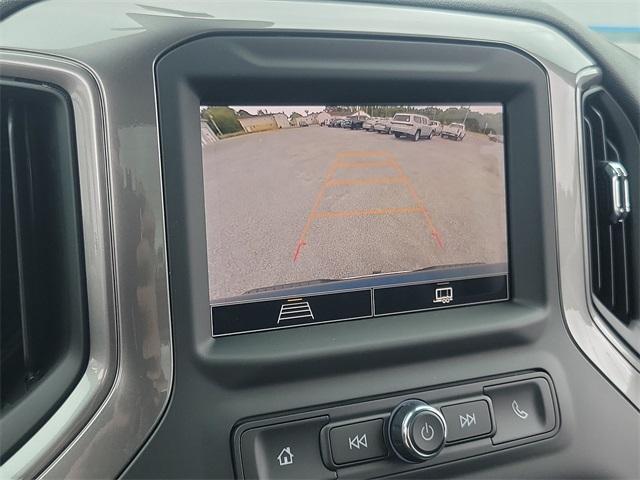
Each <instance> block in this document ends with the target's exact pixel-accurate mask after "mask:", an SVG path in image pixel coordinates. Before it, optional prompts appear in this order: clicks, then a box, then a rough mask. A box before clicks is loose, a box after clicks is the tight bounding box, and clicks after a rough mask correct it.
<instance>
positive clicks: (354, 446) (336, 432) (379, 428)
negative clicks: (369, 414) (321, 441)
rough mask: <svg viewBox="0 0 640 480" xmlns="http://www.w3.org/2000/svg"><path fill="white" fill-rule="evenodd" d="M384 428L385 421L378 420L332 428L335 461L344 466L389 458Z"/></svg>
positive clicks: (332, 450)
mask: <svg viewBox="0 0 640 480" xmlns="http://www.w3.org/2000/svg"><path fill="white" fill-rule="evenodd" d="M383 427H384V420H382V419H380V418H378V419H376V420H369V421H366V422H358V423H352V424H349V425H342V426H339V427H333V428H331V430H330V431H329V438H330V443H331V456H332V458H333V461H334V462H335V463H336V464H338V465H344V464H347V463H356V462H362V461H365V460H371V459H374V458H380V457H385V456H387V446H386V444H385V441H384V433H383Z"/></svg>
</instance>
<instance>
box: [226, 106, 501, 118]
mask: <svg viewBox="0 0 640 480" xmlns="http://www.w3.org/2000/svg"><path fill="white" fill-rule="evenodd" d="M416 106H417V107H419V108H423V107H427V106H434V107H438V108H443V109H446V108H449V107H453V108H455V107H461V106H462V105H416ZM464 106H465V107H466V106H467V105H466V104H465V105H464ZM231 108H233V109H234V110H236V111H237V110H241V109H242V110H246V111H247V112H249V113H251V114H253V115H255V114H256V113H258V110H266V111H267V112H268V113H278V112H284V113H285V114H286V115H287V116H290V115H291V114H292V113H293V112H298V113H299V114H301V115H305V110H308V111H309V113H315V112H322V111H323V110H324V109H325V106H324V105H300V106H293V107H291V106H288V107H283V106H269V105H262V106H252V107H248V106H233V105H231ZM471 111H472V112H478V113H500V112H501V111H502V106H501V105H498V104H489V105H471Z"/></svg>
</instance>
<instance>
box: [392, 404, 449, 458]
mask: <svg viewBox="0 0 640 480" xmlns="http://www.w3.org/2000/svg"><path fill="white" fill-rule="evenodd" d="M388 433H389V443H390V444H391V447H392V449H393V451H394V452H395V453H396V455H398V457H400V458H401V459H402V460H404V461H405V462H410V463H417V462H424V461H425V460H428V459H429V458H432V457H434V456H436V455H437V454H438V453H439V452H440V450H442V447H444V442H445V440H446V438H447V424H446V422H445V420H444V417H443V416H442V414H441V413H440V411H439V410H437V409H435V408H433V407H432V406H430V405H428V404H427V403H425V402H423V401H422V400H407V401H404V402H402V403H401V404H400V405H398V406H397V407H396V408H395V409H394V410H393V412H391V417H390V418H389V431H388Z"/></svg>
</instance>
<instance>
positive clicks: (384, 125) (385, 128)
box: [373, 118, 391, 133]
mask: <svg viewBox="0 0 640 480" xmlns="http://www.w3.org/2000/svg"><path fill="white" fill-rule="evenodd" d="M373 129H374V130H375V131H376V132H378V133H391V119H390V118H381V119H379V120H378V121H377V122H376V123H375V125H374V126H373Z"/></svg>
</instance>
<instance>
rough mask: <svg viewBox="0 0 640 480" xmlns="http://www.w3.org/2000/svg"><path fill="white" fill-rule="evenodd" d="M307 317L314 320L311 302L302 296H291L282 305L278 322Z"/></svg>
mask: <svg viewBox="0 0 640 480" xmlns="http://www.w3.org/2000/svg"><path fill="white" fill-rule="evenodd" d="M305 318H310V319H311V320H314V317H313V312H312V311H311V305H309V302H305V301H303V300H302V299H301V298H291V299H289V300H287V301H286V303H283V304H282V306H281V307H280V314H279V315H278V324H279V323H280V322H286V321H287V320H300V319H305Z"/></svg>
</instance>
